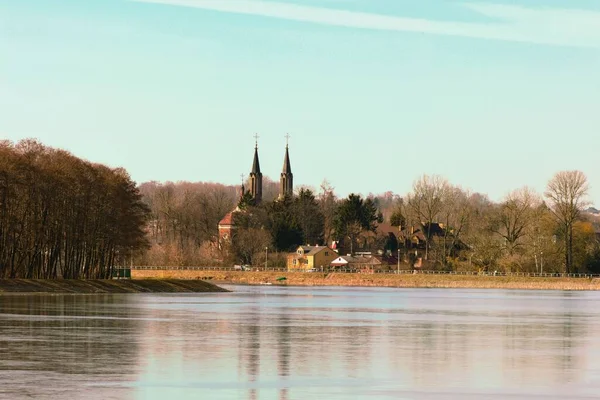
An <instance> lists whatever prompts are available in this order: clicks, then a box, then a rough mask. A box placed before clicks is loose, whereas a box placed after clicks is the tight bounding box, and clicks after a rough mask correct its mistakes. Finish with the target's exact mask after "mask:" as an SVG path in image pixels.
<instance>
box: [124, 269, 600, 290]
mask: <svg viewBox="0 0 600 400" xmlns="http://www.w3.org/2000/svg"><path fill="white" fill-rule="evenodd" d="M131 276H132V278H133V279H134V280H135V279H148V278H152V279H189V280H198V279H200V280H208V281H211V282H214V283H217V284H219V283H229V284H244V285H260V284H272V285H293V286H365V287H369V286H373V287H400V288H475V289H477V288H479V289H531V290H600V279H598V278H564V277H553V278H539V277H506V276H478V275H475V276H461V275H425V274H415V275H412V274H400V275H395V274H389V275H388V274H348V273H329V274H326V273H318V272H255V271H243V272H242V271H203V270H169V269H162V270H132V271H131ZM281 278H285V280H282V279H281Z"/></svg>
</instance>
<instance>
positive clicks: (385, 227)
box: [377, 222, 400, 236]
mask: <svg viewBox="0 0 600 400" xmlns="http://www.w3.org/2000/svg"><path fill="white" fill-rule="evenodd" d="M399 232H400V229H399V228H398V227H397V226H393V225H391V224H389V223H387V222H383V223H381V224H378V225H377V233H384V234H390V233H392V234H393V235H394V236H396V235H397V234H398V233H399Z"/></svg>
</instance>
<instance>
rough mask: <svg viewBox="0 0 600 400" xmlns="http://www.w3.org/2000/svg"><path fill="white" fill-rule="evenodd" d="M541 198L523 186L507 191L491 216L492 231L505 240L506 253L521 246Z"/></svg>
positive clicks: (512, 252) (511, 252) (510, 252)
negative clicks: (494, 213)
mask: <svg viewBox="0 0 600 400" xmlns="http://www.w3.org/2000/svg"><path fill="white" fill-rule="evenodd" d="M541 203H542V199H541V198H540V196H539V195H537V194H536V193H535V192H534V191H533V190H531V189H530V188H528V187H523V188H521V189H517V190H515V191H513V192H511V193H509V194H508V195H507V196H506V198H505V199H504V201H503V202H502V204H500V207H498V209H497V213H496V215H495V216H494V217H493V218H492V225H491V228H492V231H493V232H494V233H496V234H498V235H500V236H501V237H502V238H503V239H504V242H505V249H506V251H507V252H508V255H510V256H512V255H513V254H514V252H515V251H516V250H517V249H518V248H519V247H522V246H523V239H524V238H525V237H526V236H527V234H528V233H529V228H530V227H531V226H532V224H533V223H534V220H535V216H536V213H537V212H538V209H539V206H540V205H541Z"/></svg>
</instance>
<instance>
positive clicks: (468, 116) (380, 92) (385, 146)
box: [0, 0, 600, 205]
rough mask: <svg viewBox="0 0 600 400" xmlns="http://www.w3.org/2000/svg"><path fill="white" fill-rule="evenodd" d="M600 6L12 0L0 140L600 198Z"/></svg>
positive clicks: (2, 63)
mask: <svg viewBox="0 0 600 400" xmlns="http://www.w3.org/2000/svg"><path fill="white" fill-rule="evenodd" d="M599 71H600V1H597V0H493V1H482V0H466V1H460V0H419V1H415V0H262V1H261V0H138V1H131V0H85V1H81V0H19V1H14V0H0V139H9V140H12V141H18V140H20V139H23V138H30V137H33V138H37V139H39V140H40V141H41V142H43V143H44V144H46V145H49V146H52V147H60V148H64V149H67V150H69V151H71V152H72V153H74V154H75V155H77V156H79V157H82V158H85V159H88V160H90V161H93V162H99V163H104V164H107V165H109V166H113V167H117V166H120V167H124V168H126V169H127V170H128V171H129V173H130V174H131V176H132V178H133V179H134V180H136V181H137V182H144V181H149V180H155V181H180V180H186V181H212V182H221V183H226V184H238V183H239V182H240V175H241V174H246V175H247V174H248V173H249V171H250V167H251V164H252V156H253V148H254V137H253V135H254V134H255V133H258V135H259V139H258V144H259V153H260V160H261V169H262V172H263V174H264V175H266V176H269V177H270V178H272V179H275V180H278V179H279V174H280V172H281V168H282V164H283V157H284V151H285V144H286V139H285V135H286V133H289V134H290V140H289V146H290V158H291V163H292V170H293V172H294V183H295V184H296V185H308V186H312V187H315V188H318V187H319V185H320V184H321V182H322V181H323V180H324V179H327V180H328V181H329V182H330V184H331V185H332V186H334V187H335V190H336V192H337V193H338V194H339V195H341V196H345V195H347V194H348V193H351V192H357V193H362V194H368V193H382V192H386V191H393V192H394V193H397V194H405V193H407V192H409V191H410V189H411V186H412V183H413V181H414V180H416V179H417V178H419V177H420V176H421V175H423V174H430V175H431V174H437V175H442V176H444V177H445V178H447V179H448V180H449V181H450V182H451V183H453V184H455V185H459V186H462V187H463V188H465V189H469V190H472V191H475V192H481V193H485V194H488V195H489V196H490V198H491V199H492V200H496V201H498V200H501V199H502V197H503V196H505V195H506V194H507V193H508V192H510V191H511V190H514V189H517V188H520V187H523V186H530V187H531V188H533V189H535V190H537V191H538V192H540V193H541V192H543V191H544V188H545V186H546V184H547V182H548V180H549V179H551V178H552V176H553V175H554V174H555V173H556V172H558V171H561V170H573V169H577V170H581V171H583V172H584V173H585V174H586V175H587V177H588V180H589V184H590V197H591V200H592V202H594V203H595V204H597V205H600V167H599V165H600V164H599V162H598V159H599V157H598V154H600V112H599V110H598V105H600V72H599Z"/></svg>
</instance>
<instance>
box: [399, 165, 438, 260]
mask: <svg viewBox="0 0 600 400" xmlns="http://www.w3.org/2000/svg"><path fill="white" fill-rule="evenodd" d="M447 189H448V181H447V180H446V179H445V178H442V177H441V176H438V175H433V176H428V175H423V176H422V177H421V178H419V179H418V180H416V181H415V182H414V183H413V192H412V193H411V194H409V195H408V205H409V207H410V208H411V209H412V211H413V212H414V213H415V215H416V216H417V217H418V218H419V219H420V221H421V223H422V224H424V225H425V226H426V234H427V240H426V242H425V259H426V260H427V259H428V256H429V247H430V241H431V224H432V223H434V222H437V218H438V217H439V215H440V213H441V211H442V208H443V200H444V196H445V194H446V190H447Z"/></svg>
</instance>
